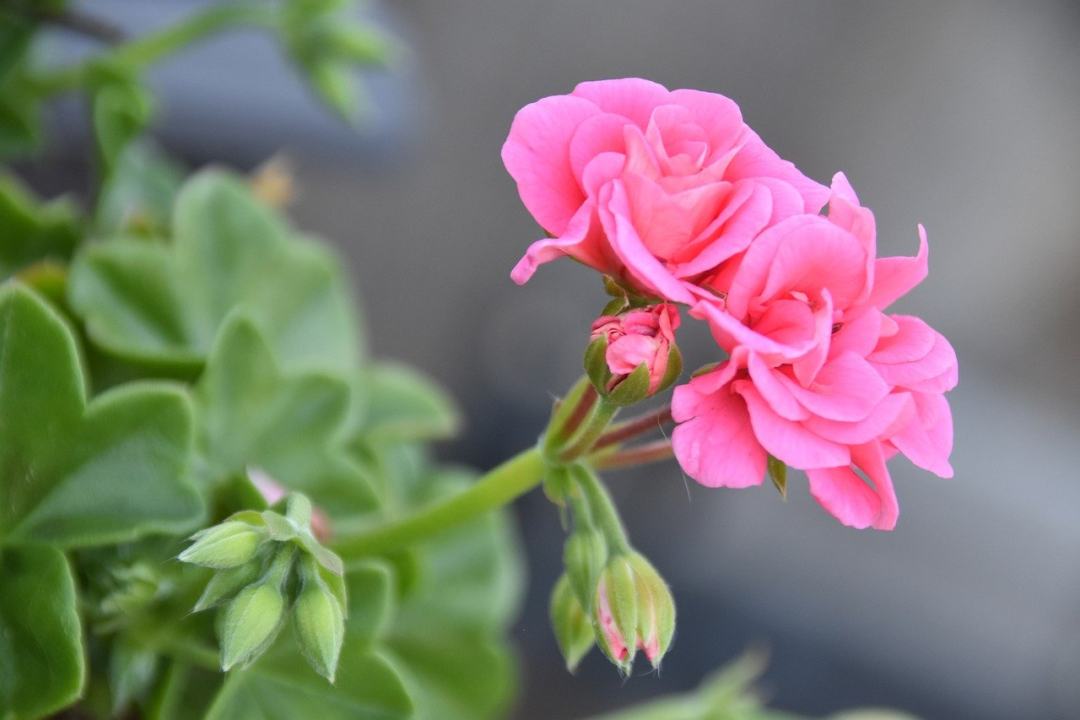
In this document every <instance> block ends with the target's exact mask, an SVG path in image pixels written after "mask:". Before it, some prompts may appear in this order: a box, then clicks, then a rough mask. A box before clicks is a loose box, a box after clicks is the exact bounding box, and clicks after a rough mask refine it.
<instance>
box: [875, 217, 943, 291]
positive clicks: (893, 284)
mask: <svg viewBox="0 0 1080 720" xmlns="http://www.w3.org/2000/svg"><path fill="white" fill-rule="evenodd" d="M929 257H930V251H929V246H928V245H927V242H926V228H924V227H923V226H922V225H920V226H919V252H918V254H917V255H916V256H915V257H887V258H880V259H879V260H878V261H877V264H876V266H875V268H874V289H873V291H872V292H871V294H870V303H871V304H872V305H874V306H875V307H878V308H880V309H882V310H884V309H885V308H887V307H888V306H889V305H892V304H893V303H894V302H895V301H896V300H897V298H899V297H901V296H903V295H904V294H906V293H907V292H908V291H909V290H911V289H912V288H913V287H915V286H916V285H918V284H919V283H921V282H922V281H923V280H924V279H925V278H926V275H927V273H928V272H929V271H930V265H929Z"/></svg>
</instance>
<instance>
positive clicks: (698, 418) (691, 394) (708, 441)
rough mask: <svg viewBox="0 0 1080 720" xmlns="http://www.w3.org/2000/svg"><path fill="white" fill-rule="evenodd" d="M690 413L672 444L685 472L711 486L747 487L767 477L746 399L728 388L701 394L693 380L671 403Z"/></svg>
mask: <svg viewBox="0 0 1080 720" xmlns="http://www.w3.org/2000/svg"><path fill="white" fill-rule="evenodd" d="M676 406H678V407H679V409H680V412H679V414H678V417H683V418H685V419H684V420H683V422H681V423H680V424H679V425H678V426H677V427H676V428H675V430H674V432H673V433H672V437H671V445H672V448H673V449H674V451H675V457H676V458H677V459H678V461H679V465H681V466H682V469H683V471H684V472H685V473H686V474H687V475H689V476H690V477H692V478H694V480H697V481H698V482H699V483H701V484H702V485H704V486H706V487H730V488H744V487H750V486H752V485H760V484H761V482H762V480H764V478H765V462H766V456H765V451H764V450H763V449H762V447H761V445H760V444H759V443H758V441H757V440H756V439H755V438H754V433H753V432H752V431H751V428H750V419H749V417H747V413H746V404H745V403H744V402H743V401H742V399H741V398H740V397H739V396H738V395H734V394H732V393H731V392H729V391H728V390H727V389H723V390H720V391H718V392H714V393H709V394H700V393H699V392H698V390H697V389H696V388H694V387H693V383H692V382H691V383H690V384H687V385H682V386H680V387H677V388H675V396H674V398H673V401H672V408H673V409H674V408H675V407H676Z"/></svg>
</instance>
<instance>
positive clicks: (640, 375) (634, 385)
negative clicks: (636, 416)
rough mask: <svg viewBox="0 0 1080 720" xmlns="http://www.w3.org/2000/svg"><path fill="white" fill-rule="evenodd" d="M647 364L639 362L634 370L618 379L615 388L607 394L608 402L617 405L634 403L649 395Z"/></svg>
mask: <svg viewBox="0 0 1080 720" xmlns="http://www.w3.org/2000/svg"><path fill="white" fill-rule="evenodd" d="M649 380H650V378H649V366H648V365H647V364H646V363H641V364H640V365H638V366H637V367H636V368H634V372H632V373H630V374H629V375H627V376H626V378H625V379H623V380H621V381H619V384H618V385H616V386H615V389H614V390H612V391H611V392H610V393H608V394H607V399H608V401H609V402H612V403H614V404H615V405H619V406H626V405H634V404H636V403H639V402H641V401H642V400H644V399H645V398H647V397H649Z"/></svg>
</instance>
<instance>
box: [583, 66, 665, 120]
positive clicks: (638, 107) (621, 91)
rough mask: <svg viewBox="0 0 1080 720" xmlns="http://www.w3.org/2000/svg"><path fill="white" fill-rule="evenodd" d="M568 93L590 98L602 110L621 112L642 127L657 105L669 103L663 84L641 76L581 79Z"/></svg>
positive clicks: (620, 113)
mask: <svg viewBox="0 0 1080 720" xmlns="http://www.w3.org/2000/svg"><path fill="white" fill-rule="evenodd" d="M571 95H572V96H573V97H579V98H584V99H586V100H589V101H591V102H592V103H594V104H595V105H596V106H597V107H599V108H600V109H601V110H603V111H604V112H608V113H615V114H617V115H622V116H623V117H625V118H627V119H629V120H630V121H631V122H632V123H634V124H635V125H637V126H638V127H639V128H641V129H642V130H644V129H645V128H646V127H647V126H648V124H649V118H650V117H651V116H652V112H653V109H654V108H655V107H656V106H657V105H663V104H666V103H669V102H671V100H670V95H671V94H670V93H669V92H668V89H667V88H666V87H664V86H663V85H660V84H659V83H655V82H652V81H651V80H643V79H641V78H619V79H615V80H593V81H590V82H583V83H579V84H578V86H577V87H575V88H574V91H573V93H571Z"/></svg>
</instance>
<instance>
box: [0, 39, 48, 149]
mask: <svg viewBox="0 0 1080 720" xmlns="http://www.w3.org/2000/svg"><path fill="white" fill-rule="evenodd" d="M25 65H26V64H25V62H22V59H21V58H20V60H19V61H17V62H15V63H14V64H13V65H11V66H9V67H7V68H4V76H3V77H2V78H0V157H5V158H6V157H17V156H22V155H26V154H27V153H28V152H30V151H31V150H34V149H35V148H37V146H38V145H39V144H40V143H41V138H42V132H41V100H40V98H39V97H38V95H37V93H36V92H35V91H34V89H33V88H32V87H31V84H30V82H29V79H28V78H27V76H26V68H25Z"/></svg>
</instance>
